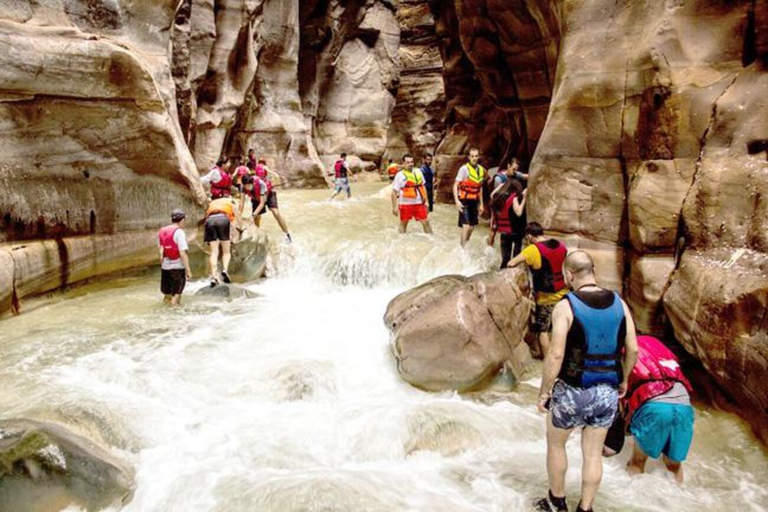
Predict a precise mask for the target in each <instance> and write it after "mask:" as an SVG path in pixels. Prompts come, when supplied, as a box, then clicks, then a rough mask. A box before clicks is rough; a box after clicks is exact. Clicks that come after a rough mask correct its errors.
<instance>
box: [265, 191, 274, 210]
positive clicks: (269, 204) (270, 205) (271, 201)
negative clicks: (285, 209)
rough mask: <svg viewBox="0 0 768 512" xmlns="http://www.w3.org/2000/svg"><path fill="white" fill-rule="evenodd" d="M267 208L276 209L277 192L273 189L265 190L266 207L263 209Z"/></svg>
mask: <svg viewBox="0 0 768 512" xmlns="http://www.w3.org/2000/svg"><path fill="white" fill-rule="evenodd" d="M267 208H269V209H270V210H277V192H275V191H274V190H270V191H269V192H267V207H266V208H264V210H266V209H267Z"/></svg>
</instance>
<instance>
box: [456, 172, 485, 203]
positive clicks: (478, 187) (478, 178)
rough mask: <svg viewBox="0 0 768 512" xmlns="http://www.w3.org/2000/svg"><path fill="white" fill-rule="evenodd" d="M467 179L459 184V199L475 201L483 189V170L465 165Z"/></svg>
mask: <svg viewBox="0 0 768 512" xmlns="http://www.w3.org/2000/svg"><path fill="white" fill-rule="evenodd" d="M466 167H467V177H466V179H464V181H461V182H459V199H460V200H462V201H477V200H478V199H479V198H480V192H481V191H482V189H483V182H484V181H485V168H484V167H483V166H482V165H478V166H477V169H475V168H474V167H472V165H471V164H466Z"/></svg>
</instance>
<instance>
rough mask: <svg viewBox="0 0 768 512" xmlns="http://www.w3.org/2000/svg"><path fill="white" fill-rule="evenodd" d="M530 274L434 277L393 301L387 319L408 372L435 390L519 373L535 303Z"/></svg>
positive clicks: (526, 353)
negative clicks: (529, 286)
mask: <svg viewBox="0 0 768 512" xmlns="http://www.w3.org/2000/svg"><path fill="white" fill-rule="evenodd" d="M525 290H527V278H526V275H525V273H524V272H522V271H516V270H508V271H504V272H495V273H487V274H478V275H476V276H473V277H471V278H465V277H462V276H445V277H439V278H437V279H433V280H432V281H429V282H427V283H425V284H423V285H421V286H418V287H416V288H414V289H412V290H409V291H407V292H405V293H403V294H401V295H399V296H397V297H395V299H393V300H392V302H390V304H389V306H388V307H387V312H386V314H385V315H384V323H385V324H386V325H387V327H388V328H389V329H390V331H391V333H392V347H393V351H394V353H395V357H396V358H397V360H398V369H399V371H400V374H401V375H402V377H403V378H404V379H405V380H406V381H407V382H409V383H410V384H412V385H414V386H416V387H419V388H422V389H427V390H430V391H443V390H458V391H470V390H474V389H480V388H483V387H485V386H487V385H489V384H490V383H491V381H492V380H493V378H495V377H496V376H497V375H498V374H499V372H500V371H501V370H502V369H504V370H507V372H508V373H509V374H511V376H512V377H513V378H514V379H519V378H520V377H521V376H522V375H523V374H524V372H525V370H526V368H527V366H528V364H529V363H530V360H531V354H530V350H529V348H528V345H526V344H525V342H524V337H525V332H526V331H527V329H528V315H529V313H530V309H531V302H530V301H529V300H528V299H527V298H526V291H525Z"/></svg>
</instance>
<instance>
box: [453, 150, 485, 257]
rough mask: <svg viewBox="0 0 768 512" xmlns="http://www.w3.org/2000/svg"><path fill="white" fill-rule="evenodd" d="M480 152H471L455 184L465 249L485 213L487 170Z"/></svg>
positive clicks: (455, 197) (454, 195)
mask: <svg viewBox="0 0 768 512" xmlns="http://www.w3.org/2000/svg"><path fill="white" fill-rule="evenodd" d="M479 161H480V150H479V149H477V148H472V149H470V150H469V161H468V162H467V163H466V164H464V165H462V166H461V168H459V172H458V173H457V174H456V180H455V181H454V183H453V200H454V203H455V204H456V208H457V209H458V210H459V227H460V228H461V246H462V247H464V246H465V245H467V242H469V239H470V238H471V237H472V231H474V229H475V226H477V223H478V218H479V216H480V215H482V214H483V213H484V212H485V206H484V205H483V183H484V182H485V175H486V172H485V168H484V167H483V166H482V165H480V164H479Z"/></svg>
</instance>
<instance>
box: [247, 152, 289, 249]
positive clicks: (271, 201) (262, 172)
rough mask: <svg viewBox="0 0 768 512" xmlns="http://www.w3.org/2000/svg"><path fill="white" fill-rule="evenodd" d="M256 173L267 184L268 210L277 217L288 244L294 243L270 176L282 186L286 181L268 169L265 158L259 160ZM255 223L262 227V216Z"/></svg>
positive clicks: (255, 219)
mask: <svg viewBox="0 0 768 512" xmlns="http://www.w3.org/2000/svg"><path fill="white" fill-rule="evenodd" d="M254 171H255V173H256V176H258V177H259V178H261V181H263V182H264V183H266V184H267V208H268V209H269V211H270V212H272V215H273V216H274V217H275V220H276V221H277V224H278V225H279V226H280V229H282V230H283V233H285V242H286V243H288V244H290V243H292V242H293V239H292V238H291V233H290V232H289V231H288V224H287V223H286V222H285V219H284V218H283V215H282V214H281V213H280V210H279V209H278V205H277V192H276V191H275V186H274V185H273V184H272V179H271V178H270V176H276V177H277V179H278V180H280V184H283V183H285V181H284V180H283V178H282V177H281V176H280V175H279V174H277V173H276V172H275V171H272V170H270V169H269V168H268V167H267V161H266V160H265V159H264V158H259V163H258V165H257V166H256V169H255V170H254ZM254 222H255V223H256V226H257V227H261V216H258V217H256V218H254Z"/></svg>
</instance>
